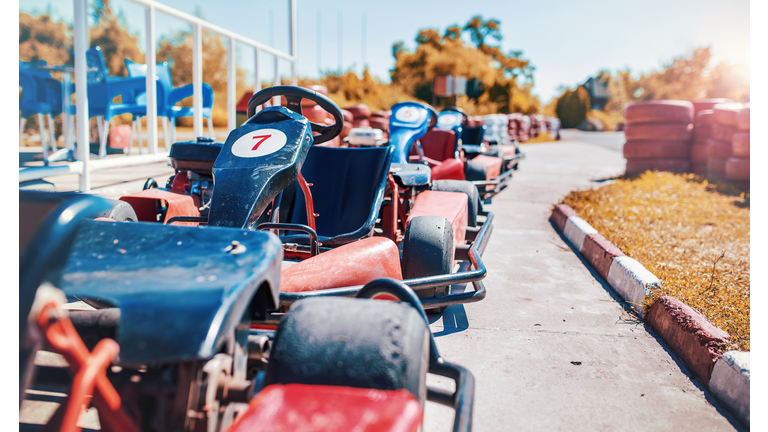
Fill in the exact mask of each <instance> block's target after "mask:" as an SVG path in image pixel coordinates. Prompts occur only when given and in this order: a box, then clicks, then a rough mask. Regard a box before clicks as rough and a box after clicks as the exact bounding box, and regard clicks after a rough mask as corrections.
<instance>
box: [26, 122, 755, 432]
mask: <svg viewBox="0 0 768 432" xmlns="http://www.w3.org/2000/svg"><path fill="white" fill-rule="evenodd" d="M564 138H565V137H564ZM598 138H600V139H605V138H604V137H598ZM590 139H591V138H590ZM616 141H617V140H616V139H615V138H614V144H613V148H611V146H610V145H599V144H597V145H596V144H589V143H585V142H577V141H572V140H563V141H560V142H557V143H544V144H532V145H523V147H522V148H523V151H524V152H525V153H526V154H527V158H526V159H525V160H523V161H522V163H521V168H520V170H519V171H518V172H517V173H515V177H514V179H513V180H512V182H511V183H510V187H509V188H508V189H507V190H505V191H504V192H502V193H501V194H500V195H498V196H496V197H495V198H494V200H493V204H491V205H490V206H489V209H490V210H491V211H493V212H495V214H496V219H495V228H494V230H493V234H492V236H491V239H490V241H489V243H488V246H487V249H486V251H485V254H484V260H485V263H486V265H487V267H488V276H487V278H486V279H485V284H486V287H487V289H488V296H487V297H486V298H485V300H483V301H482V302H480V303H475V304H469V305H465V306H451V307H448V308H447V309H446V311H445V312H444V313H443V314H442V315H441V316H439V317H433V318H432V321H433V322H432V325H431V329H432V332H433V333H434V335H435V337H436V340H437V345H438V348H439V349H440V352H441V353H442V354H443V356H444V357H445V358H446V359H447V360H449V361H451V362H454V363H457V364H460V365H463V366H465V367H467V368H469V369H470V370H471V371H472V373H473V374H474V376H475V379H476V392H475V410H474V430H475V431H508V430H523V431H529V430H530V431H544V430H546V431H559V430H563V431H569V432H570V431H582V430H583V431H596V430H598V431H602V430H604V431H619V430H621V431H635V430H636V431H643V432H646V431H649V430H671V429H675V430H686V431H687V430H691V431H710V430H712V431H721V430H739V427H740V426H738V423H737V422H736V420H735V419H734V418H733V417H732V416H731V415H730V414H729V413H728V412H727V411H726V410H725V409H723V408H720V407H719V403H718V402H717V401H716V400H715V399H714V397H713V396H712V395H711V394H709V393H708V392H707V391H705V390H703V386H701V384H700V383H699V382H698V381H696V380H695V379H692V378H691V374H690V372H688V370H687V369H686V368H685V366H684V365H683V364H682V363H680V362H679V360H677V358H676V357H675V356H674V354H672V352H671V351H670V350H669V348H668V347H667V346H666V345H665V344H664V342H662V341H661V339H659V338H657V337H656V336H655V335H654V334H652V333H651V332H650V330H649V329H648V328H646V327H645V326H644V325H643V324H642V322H639V321H637V320H636V319H635V318H634V317H633V316H632V315H631V314H630V313H629V312H628V311H627V310H626V309H625V308H623V307H622V305H621V304H620V303H619V300H620V299H619V298H618V297H617V296H616V295H615V294H614V293H613V292H612V291H611V289H610V287H608V285H607V284H606V283H605V281H603V280H602V279H601V278H600V276H598V275H597V273H595V272H593V271H591V270H590V269H589V268H588V267H587V266H586V264H585V262H584V261H583V260H582V259H581V258H580V257H579V256H578V255H577V254H576V253H574V252H572V251H571V250H570V247H569V245H568V244H567V243H566V242H565V241H564V240H563V239H562V238H561V237H560V236H559V235H558V234H557V233H556V232H555V230H554V228H553V227H552V226H551V225H550V223H549V222H548V218H549V214H550V212H551V208H552V206H553V204H555V203H557V202H558V201H559V200H560V198H561V197H562V196H564V195H565V194H567V193H568V192H570V191H571V190H574V189H583V188H590V187H593V186H595V185H598V184H600V182H602V181H606V179H611V178H613V177H616V176H617V175H620V174H622V173H623V171H624V163H625V162H624V159H623V157H622V155H621V152H620V147H619V148H616V144H615V143H616ZM609 143H610V140H609ZM171 174H172V169H171V168H170V167H168V166H167V164H154V165H147V166H145V167H131V168H123V169H119V170H118V169H115V170H109V171H97V172H95V173H93V177H92V183H93V185H94V193H97V194H99V195H102V196H105V197H108V198H118V197H119V196H120V195H122V194H124V193H126V192H130V191H137V190H140V189H141V186H142V185H143V184H144V181H145V180H146V178H147V177H148V176H152V177H154V178H155V179H156V180H157V181H158V183H159V184H161V185H162V184H164V183H165V180H166V179H167V178H168V177H169V176H170V175H171ZM71 177H72V178H71V179H68V178H67V176H61V177H55V178H51V179H49V180H51V181H53V182H55V184H56V190H57V191H64V190H74V189H75V188H76V187H77V179H76V177H75V176H71ZM607 181H610V180H607ZM428 383H429V384H430V385H436V386H445V387H446V388H449V387H450V385H449V384H448V382H447V381H445V380H441V379H437V378H436V377H432V376H430V377H429V378H428ZM57 396H59V395H53V394H50V395H39V396H37V395H33V396H32V398H31V399H34V400H33V401H30V402H31V403H30V402H26V403H25V406H24V407H23V409H22V414H21V418H20V420H21V422H22V423H26V424H27V425H25V426H24V427H23V428H22V429H24V430H33V429H34V428H33V427H30V426H29V425H32V424H40V423H44V422H45V421H46V419H47V416H50V415H51V414H50V413H52V412H53V411H52V410H53V409H55V406H56V402H57V399H58V398H57ZM93 414H94V413H92V412H89V415H88V416H86V417H85V418H83V425H84V426H86V427H90V428H94V429H95V428H97V427H98V426H97V425H98V423H97V421H95V416H93ZM452 418H453V410H451V409H448V408H445V407H442V406H437V405H435V404H428V405H427V409H426V413H425V427H424V430H425V431H427V432H436V431H448V430H450V425H451V422H452Z"/></svg>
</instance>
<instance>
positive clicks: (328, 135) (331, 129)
mask: <svg viewBox="0 0 768 432" xmlns="http://www.w3.org/2000/svg"><path fill="white" fill-rule="evenodd" d="M275 96H283V97H285V100H286V101H287V107H286V108H288V109H289V110H291V111H293V112H295V113H296V114H299V115H303V114H302V112H301V100H302V99H309V100H311V101H312V102H315V103H316V104H318V105H320V107H321V108H322V109H324V110H326V111H327V112H329V113H331V115H332V116H333V119H334V120H335V121H336V123H334V124H332V125H330V126H328V125H321V124H318V123H313V122H309V124H310V126H311V127H312V132H317V133H319V134H320V135H317V136H316V137H314V140H313V142H314V144H321V143H324V142H326V141H330V140H332V139H334V138H335V137H336V136H337V135H338V134H340V133H341V130H342V128H344V116H343V115H342V114H341V109H340V108H339V107H338V105H336V104H335V103H334V102H333V101H332V100H330V99H328V97H326V96H324V95H323V94H320V93H318V92H316V91H314V90H309V89H305V88H303V87H296V86H274V87H269V88H265V89H264V90H261V91H260V92H258V93H256V94H255V95H253V96H251V100H249V101H248V118H251V117H253V116H254V115H255V114H256V107H258V106H259V105H262V104H264V103H266V102H267V101H269V100H270V99H272V98H273V97H275Z"/></svg>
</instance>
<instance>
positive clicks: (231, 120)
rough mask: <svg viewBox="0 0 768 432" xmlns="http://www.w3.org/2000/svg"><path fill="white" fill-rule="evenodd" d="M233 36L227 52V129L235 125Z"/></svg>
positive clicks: (235, 84)
mask: <svg viewBox="0 0 768 432" xmlns="http://www.w3.org/2000/svg"><path fill="white" fill-rule="evenodd" d="M236 45H237V43H236V42H235V39H234V38H229V51H228V52H227V129H228V131H231V130H234V129H235V128H236V127H237V111H236V110H237V101H236V100H235V97H236V96H235V92H236V91H237V65H236V64H235V63H236V62H235V46H236Z"/></svg>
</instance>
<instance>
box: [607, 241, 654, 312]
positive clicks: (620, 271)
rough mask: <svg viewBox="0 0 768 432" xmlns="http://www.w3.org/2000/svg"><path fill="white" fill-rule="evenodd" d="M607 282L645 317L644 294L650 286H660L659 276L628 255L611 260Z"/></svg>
mask: <svg viewBox="0 0 768 432" xmlns="http://www.w3.org/2000/svg"><path fill="white" fill-rule="evenodd" d="M608 284H610V285H611V287H612V288H613V289H614V290H615V291H616V292H617V293H618V294H619V295H620V296H621V297H622V298H623V299H624V300H626V301H627V302H629V306H630V307H631V308H632V309H634V310H635V312H637V313H639V314H640V315H641V316H643V317H645V312H644V311H643V301H644V300H645V296H647V295H648V291H649V290H650V289H651V288H659V287H660V283H659V278H657V277H656V276H654V275H653V273H651V272H649V271H648V270H647V269H646V268H645V267H643V265H642V264H640V263H639V262H637V260H635V259H634V258H630V257H628V256H620V257H616V258H615V259H614V260H613V262H611V269H610V270H609V271H608Z"/></svg>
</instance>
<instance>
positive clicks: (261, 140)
mask: <svg viewBox="0 0 768 432" xmlns="http://www.w3.org/2000/svg"><path fill="white" fill-rule="evenodd" d="M270 137H272V135H259V136H255V137H253V139H259V138H261V139H260V140H259V142H257V143H256V145H255V146H253V148H252V149H251V150H258V149H259V146H260V145H262V144H263V143H264V141H266V140H268V139H269V138H270Z"/></svg>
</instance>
